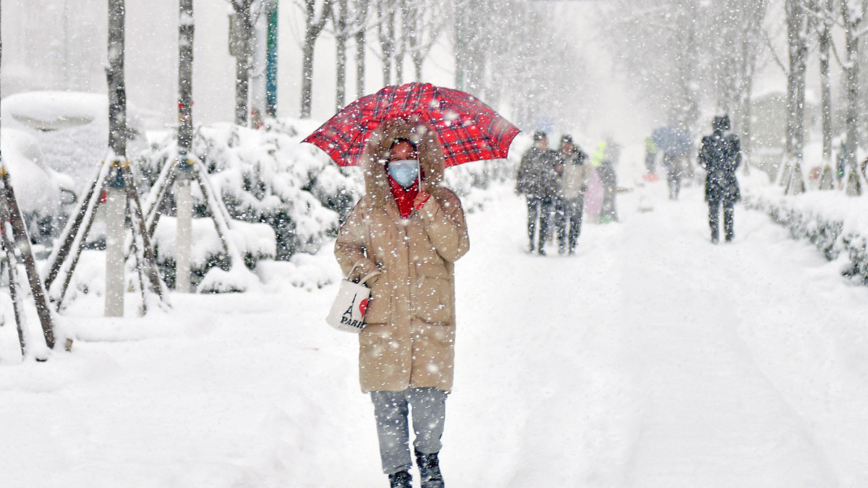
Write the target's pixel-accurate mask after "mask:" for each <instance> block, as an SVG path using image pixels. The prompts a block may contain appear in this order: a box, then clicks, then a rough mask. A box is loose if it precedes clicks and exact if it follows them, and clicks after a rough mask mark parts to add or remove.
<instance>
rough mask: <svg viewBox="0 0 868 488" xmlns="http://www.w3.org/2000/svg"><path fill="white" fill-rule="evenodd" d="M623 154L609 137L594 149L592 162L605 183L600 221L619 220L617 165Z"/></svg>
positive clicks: (605, 222)
mask: <svg viewBox="0 0 868 488" xmlns="http://www.w3.org/2000/svg"><path fill="white" fill-rule="evenodd" d="M620 155H621V148H620V146H618V144H616V143H615V142H613V141H612V140H611V139H609V138H607V139H606V140H605V141H603V142H600V144H599V145H598V146H597V150H596V151H594V160H595V161H593V162H592V164H593V165H594V166H596V168H597V175H598V176H599V177H600V182H601V183H602V185H603V203H602V206H601V208H600V223H601V224H607V223H609V222H617V221H618V210H617V208H616V206H615V194H616V192H617V189H618V175H617V173H616V172H615V165H616V164H617V162H618V158H619V157H620Z"/></svg>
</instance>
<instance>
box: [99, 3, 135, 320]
mask: <svg viewBox="0 0 868 488" xmlns="http://www.w3.org/2000/svg"><path fill="white" fill-rule="evenodd" d="M108 7H109V8H108V14H109V27H108V68H107V69H106V77H107V81H108V98H109V155H108V157H107V158H106V161H105V163H104V164H109V165H111V169H110V171H109V175H108V188H107V190H106V210H105V219H106V280H105V288H106V293H105V315H106V317H123V315H124V285H125V283H124V261H125V260H124V220H125V216H126V203H127V200H126V191H125V184H124V177H123V168H125V167H126V166H127V165H129V162H128V161H127V160H126V158H127V156H126V154H127V124H126V115H127V92H126V86H125V83H124V22H125V14H126V12H125V6H124V0H109V2H108Z"/></svg>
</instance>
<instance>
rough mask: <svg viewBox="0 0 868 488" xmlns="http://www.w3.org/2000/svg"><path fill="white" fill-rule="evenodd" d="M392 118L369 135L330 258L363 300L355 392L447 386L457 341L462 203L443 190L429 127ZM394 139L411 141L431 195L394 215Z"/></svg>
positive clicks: (464, 242)
mask: <svg viewBox="0 0 868 488" xmlns="http://www.w3.org/2000/svg"><path fill="white" fill-rule="evenodd" d="M426 129H427V128H426V127H425V126H424V125H421V124H418V125H417V124H415V123H411V122H406V121H393V122H390V123H387V124H384V126H381V128H380V129H378V130H377V131H376V132H375V133H374V134H372V135H371V138H370V140H369V141H368V145H367V147H366V148H365V153H364V156H363V161H362V166H363V168H364V172H365V191H366V194H365V196H364V197H362V199H361V200H360V201H359V203H358V204H357V205H356V206H355V208H354V209H353V210H352V212H351V213H350V215H349V217H347V220H346V222H344V224H343V225H342V226H341V229H340V233H339V236H338V239H337V242H336V244H335V256H337V259H338V263H340V265H341V268H342V269H343V271H344V274H345V275H347V274H349V273H350V272H351V271H353V270H354V268H355V270H354V271H353V276H349V278H350V279H354V278H357V277H359V276H368V275H374V277H373V278H371V279H369V280H368V281H367V284H368V285H369V286H370V287H371V301H370V304H369V305H368V311H367V315H366V317H365V319H366V322H367V324H368V325H367V327H365V329H364V330H363V331H362V332H361V333H360V334H359V380H360V382H361V387H362V391H363V392H365V393H367V392H370V391H402V390H405V389H407V388H421V387H437V388H440V389H441V390H451V388H452V372H453V359H454V344H455V286H454V274H453V263H454V262H455V261H456V260H458V259H459V258H460V257H461V256H463V255H464V254H465V253H466V252H467V251H468V249H469V246H470V242H469V240H468V237H467V226H466V224H465V221H464V211H463V210H462V208H461V202H460V201H459V200H458V197H456V196H455V194H453V193H452V192H451V191H449V190H447V189H446V188H443V186H442V181H443V151H442V149H441V147H440V144H439V142H438V141H437V136H436V134H434V132H433V131H428V130H426ZM395 138H411V139H413V140H414V141H419V142H418V144H419V160H420V166H421V168H422V171H423V175H424V177H423V186H424V188H425V189H426V190H427V191H428V192H429V193H431V195H432V197H431V198H430V199H429V200H428V201H427V202H426V203H425V205H424V206H423V207H422V208H421V210H418V211H416V210H414V211H413V213H412V214H411V215H410V218H409V219H402V218H401V214H400V212H399V211H398V207H397V205H396V204H395V200H394V198H393V197H392V194H391V190H390V189H389V183H388V175H387V172H386V168H385V164H384V163H385V161H387V160H388V157H389V150H390V148H391V145H392V141H393V140H394V139H395Z"/></svg>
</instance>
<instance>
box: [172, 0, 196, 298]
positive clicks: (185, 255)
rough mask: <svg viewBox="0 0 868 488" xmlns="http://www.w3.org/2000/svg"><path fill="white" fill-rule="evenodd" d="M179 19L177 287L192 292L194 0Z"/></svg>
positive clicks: (185, 3) (186, 1)
mask: <svg viewBox="0 0 868 488" xmlns="http://www.w3.org/2000/svg"><path fill="white" fill-rule="evenodd" d="M179 7H180V16H179V22H178V26H179V27H178V122H179V123H178V178H177V183H176V186H175V201H176V204H177V209H178V213H177V219H176V222H177V229H176V232H177V233H176V235H175V239H176V243H175V247H176V250H177V251H176V255H175V257H176V260H175V289H176V290H178V291H179V292H181V293H190V291H191V286H190V279H191V275H192V273H191V269H192V260H191V257H190V256H191V249H192V247H193V194H192V190H191V187H190V180H191V179H192V175H193V168H192V166H191V164H190V159H189V154H190V149H191V148H192V146H193V34H194V32H195V22H194V17H193V0H180V2H179Z"/></svg>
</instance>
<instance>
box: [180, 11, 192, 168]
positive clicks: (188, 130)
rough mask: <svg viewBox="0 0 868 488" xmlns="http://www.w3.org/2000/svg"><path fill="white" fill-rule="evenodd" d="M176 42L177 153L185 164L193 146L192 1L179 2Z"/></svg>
mask: <svg viewBox="0 0 868 488" xmlns="http://www.w3.org/2000/svg"><path fill="white" fill-rule="evenodd" d="M179 6H180V22H179V33H178V37H179V39H178V40H179V42H178V46H179V47H178V118H179V121H180V124H179V125H178V153H179V156H180V158H179V159H180V160H181V161H182V162H184V163H185V162H186V161H185V160H186V158H187V154H189V152H190V148H191V147H192V145H193V34H194V32H195V24H194V22H193V0H180V2H179Z"/></svg>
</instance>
